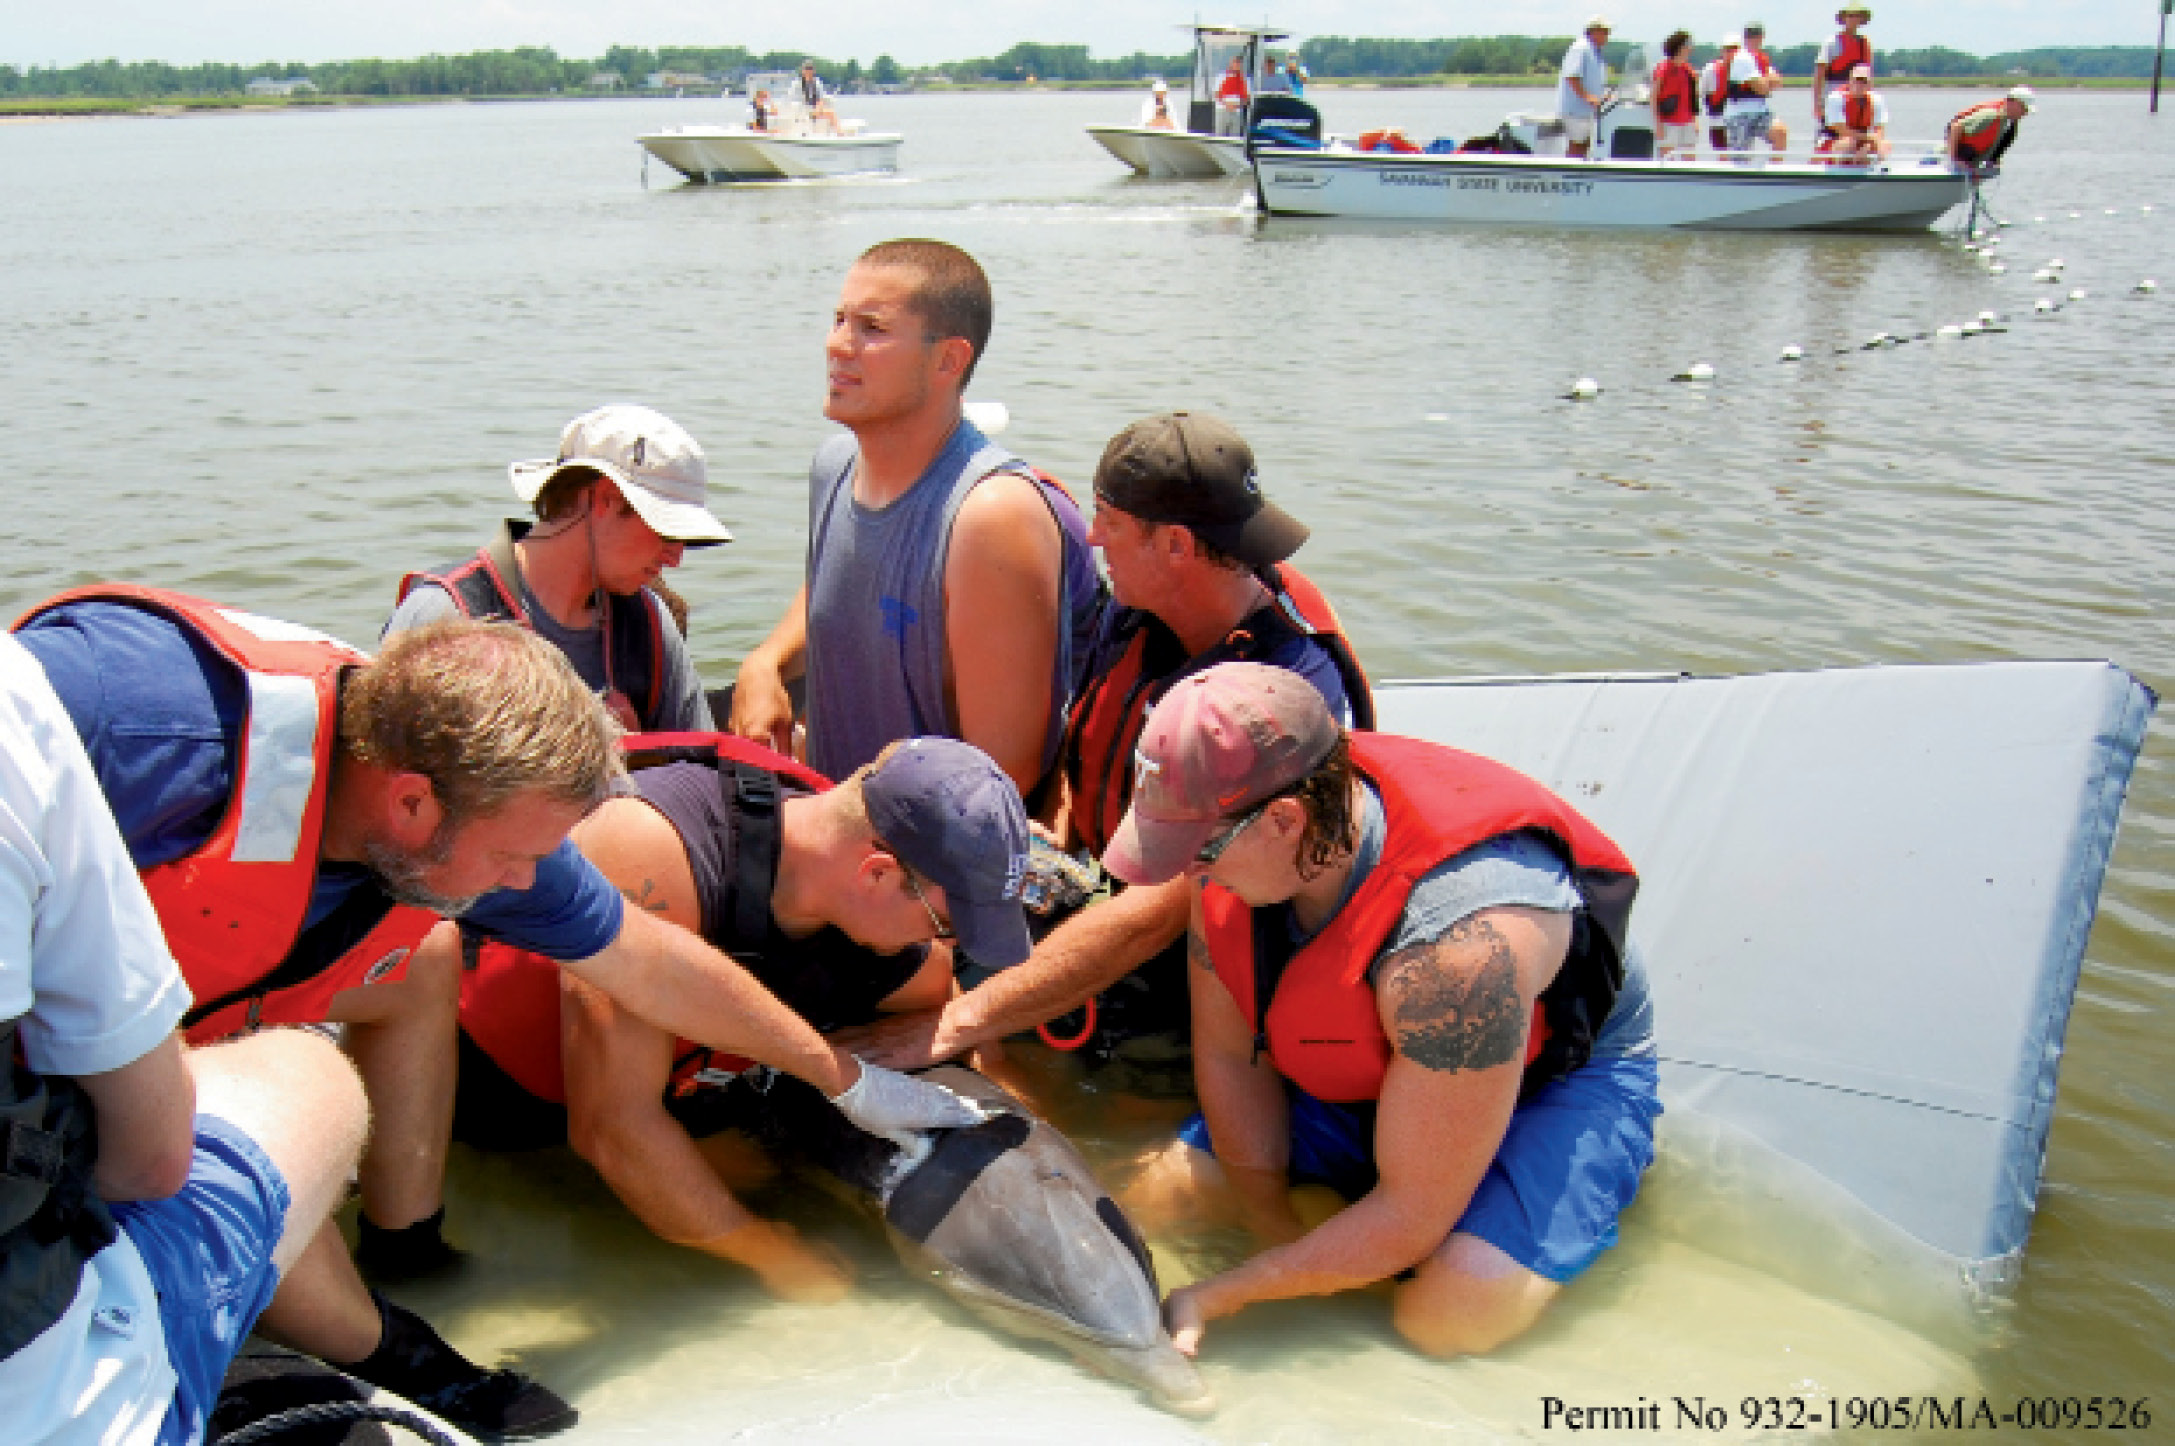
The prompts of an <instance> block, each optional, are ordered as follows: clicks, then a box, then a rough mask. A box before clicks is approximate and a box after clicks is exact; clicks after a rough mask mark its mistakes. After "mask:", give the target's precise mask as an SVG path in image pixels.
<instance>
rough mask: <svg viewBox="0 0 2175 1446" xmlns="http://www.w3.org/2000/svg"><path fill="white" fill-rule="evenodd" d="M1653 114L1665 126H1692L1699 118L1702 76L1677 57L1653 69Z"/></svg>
mask: <svg viewBox="0 0 2175 1446" xmlns="http://www.w3.org/2000/svg"><path fill="white" fill-rule="evenodd" d="M1654 114H1655V115H1656V116H1658V117H1659V118H1660V119H1661V122H1662V124H1663V125H1672V126H1679V125H1690V124H1691V123H1692V121H1693V120H1695V119H1696V118H1697V117H1698V115H1699V77H1698V76H1697V75H1695V74H1694V73H1693V71H1692V68H1691V67H1690V66H1689V65H1686V64H1685V63H1684V62H1683V61H1681V60H1678V59H1676V58H1674V57H1671V58H1670V59H1667V60H1664V61H1663V62H1662V63H1661V64H1660V65H1657V66H1655V67H1654Z"/></svg>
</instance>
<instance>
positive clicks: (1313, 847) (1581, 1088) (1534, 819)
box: [1104, 663, 1661, 1356]
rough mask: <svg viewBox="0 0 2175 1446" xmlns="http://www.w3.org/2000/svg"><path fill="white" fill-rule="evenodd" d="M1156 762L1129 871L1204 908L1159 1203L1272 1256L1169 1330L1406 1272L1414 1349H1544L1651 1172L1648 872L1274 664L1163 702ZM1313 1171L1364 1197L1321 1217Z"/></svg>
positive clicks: (1122, 862)
mask: <svg viewBox="0 0 2175 1446" xmlns="http://www.w3.org/2000/svg"><path fill="white" fill-rule="evenodd" d="M1140 773H1141V780H1140V783H1139V784H1138V785H1137V787H1136V789H1135V792H1134V797H1133V806H1132V809H1131V811H1130V812H1128V813H1127V815H1126V818H1125V822H1124V823H1123V824H1121V825H1120V826H1119V829H1118V832H1117V836H1116V837H1115V838H1114V839H1113V840H1112V841H1111V846H1110V849H1109V852H1108V853H1107V854H1105V855H1104V862H1105V864H1106V865H1107V866H1108V867H1109V868H1110V869H1111V871H1112V872H1113V873H1115V874H1117V876H1118V877H1120V878H1122V879H1126V880H1129V881H1131V882H1133V883H1135V884H1138V885H1143V886H1148V885H1155V884H1158V883H1161V882H1163V881H1165V880H1169V879H1183V880H1185V881H1187V885H1188V891H1189V892H1190V893H1191V894H1192V896H1193V904H1192V913H1191V919H1190V921H1189V924H1188V930H1187V951H1188V953H1189V955H1190V956H1191V958H1192V960H1193V964H1194V967H1193V968H1190V969H1188V970H1187V974H1188V977H1189V978H1190V979H1191V980H1192V984H1193V1069H1194V1081H1195V1087H1196V1090H1197V1092H1198V1094H1199V1096H1200V1101H1201V1113H1200V1114H1198V1115H1196V1116H1194V1117H1193V1118H1192V1119H1191V1120H1189V1121H1187V1122H1186V1123H1185V1124H1184V1125H1183V1126H1181V1128H1180V1130H1179V1138H1178V1141H1177V1142H1176V1143H1175V1144H1174V1145H1173V1146H1172V1147H1171V1148H1170V1149H1169V1150H1167V1151H1165V1152H1163V1153H1162V1154H1161V1155H1159V1156H1157V1157H1156V1158H1155V1160H1154V1161H1153V1162H1152V1164H1151V1165H1150V1167H1149V1169H1148V1171H1147V1172H1146V1173H1145V1174H1144V1175H1143V1177H1142V1181H1141V1185H1140V1187H1139V1188H1138V1190H1137V1191H1136V1192H1135V1199H1136V1202H1138V1203H1139V1204H1140V1205H1141V1206H1142V1214H1144V1215H1145V1216H1147V1217H1148V1218H1150V1219H1153V1218H1155V1216H1156V1215H1158V1214H1161V1213H1168V1212H1172V1211H1176V1212H1182V1213H1183V1214H1184V1216H1185V1218H1187V1219H1188V1220H1189V1222H1191V1223H1194V1224H1200V1223H1206V1222H1208V1221H1213V1220H1216V1219H1217V1218H1218V1217H1219V1216H1221V1217H1223V1218H1226V1219H1232V1218H1235V1219H1236V1220H1237V1221H1239V1222H1241V1223H1243V1224H1245V1225H1247V1226H1249V1227H1250V1228H1251V1229H1252V1230H1253V1232H1254V1234H1255V1235H1256V1237H1257V1239H1259V1240H1260V1241H1261V1242H1262V1244H1263V1245H1264V1247H1265V1248H1264V1249H1263V1250H1262V1251H1261V1253H1260V1254H1258V1255H1255V1256H1254V1257H1253V1258H1251V1259H1250V1260H1247V1261H1246V1262H1245V1263H1244V1264H1242V1265H1239V1266H1237V1267H1235V1268H1233V1269H1231V1270H1227V1271H1225V1272H1223V1273H1222V1274H1220V1275H1215V1276H1211V1277H1210V1278H1208V1279H1206V1280H1202V1281H1198V1282H1196V1283H1195V1284H1192V1285H1189V1286H1186V1287H1184V1288H1182V1289H1179V1290H1175V1291H1173V1292H1171V1295H1170V1297H1169V1299H1168V1300H1167V1301H1166V1302H1165V1306H1164V1313H1165V1318H1166V1320H1167V1322H1168V1324H1169V1327H1170V1331H1171V1339H1172V1341H1173V1343H1174V1344H1175V1345H1176V1346H1177V1347H1178V1348H1179V1349H1180V1350H1181V1351H1185V1352H1187V1353H1188V1354H1192V1353H1195V1352H1197V1351H1198V1350H1199V1349H1200V1346H1201V1339H1202V1334H1203V1332H1204V1330H1205V1329H1206V1328H1207V1326H1208V1325H1209V1324H1210V1323H1211V1322H1213V1321H1216V1320H1219V1319H1221V1318H1223V1317H1225V1316H1229V1315H1232V1314H1234V1313H1235V1312H1237V1311H1239V1310H1241V1309H1243V1308H1245V1307H1246V1306H1248V1305H1251V1304H1254V1303H1256V1302H1259V1301H1267V1300H1279V1299H1289V1298H1293V1297H1299V1296H1313V1295H1329V1294H1334V1293H1337V1292H1341V1291H1347V1290H1355V1289H1358V1288H1360V1287H1363V1286H1368V1285H1372V1284H1374V1283H1376V1282H1377V1281H1385V1280H1392V1279H1394V1278H1395V1277H1397V1276H1398V1275H1400V1274H1401V1273H1402V1272H1404V1271H1406V1270H1410V1271H1412V1276H1411V1278H1410V1279H1409V1280H1406V1281H1404V1282H1403V1283H1401V1284H1398V1285H1397V1286H1396V1287H1395V1293H1394V1295H1393V1297H1392V1305H1391V1318H1392V1320H1393V1321H1394V1323H1395V1325H1396V1328H1397V1330H1398V1332H1399V1334H1401V1335H1402V1336H1403V1337H1404V1338H1405V1339H1406V1341H1408V1342H1409V1343H1410V1344H1412V1345H1413V1346H1415V1347H1417V1348H1418V1349H1420V1350H1422V1351H1424V1352H1426V1353H1428V1354H1430V1355H1436V1356H1456V1355H1466V1354H1477V1353H1482V1352H1486V1351H1490V1350H1493V1349H1495V1348H1496V1347H1498V1346H1500V1345H1502V1344H1503V1343H1504V1342H1506V1341H1509V1340H1511V1339H1513V1338H1515V1337H1517V1336H1519V1335H1521V1334H1523V1333H1524V1332H1525V1331H1526V1330H1528V1329H1529V1328H1531V1326H1532V1325H1533V1324H1534V1323H1535V1322H1536V1321H1537V1320H1539V1318H1540V1317H1541V1315H1542V1313H1543V1312H1544V1311H1545V1310H1546V1309H1547V1307H1548V1305H1549V1303H1550V1302H1551V1301H1553V1300H1554V1299H1555V1297H1556V1296H1557V1295H1558V1294H1559V1293H1560V1292H1561V1291H1562V1289H1563V1287H1564V1285H1565V1283H1566V1282H1568V1281H1570V1280H1571V1279H1573V1278H1574V1277H1575V1276H1577V1275H1578V1274H1579V1273H1580V1272H1582V1271H1584V1270H1585V1269H1586V1268H1587V1267H1588V1266H1590V1265H1592V1264H1593V1262H1594V1260H1595V1259H1596V1258H1597V1257H1599V1256H1600V1255H1601V1254H1602V1252H1603V1251H1605V1250H1607V1249H1608V1248H1609V1247H1610V1246H1611V1245H1614V1244H1615V1243H1616V1234H1617V1219H1618V1216H1619V1215H1620V1214H1621V1213H1622V1212H1623V1210H1624V1209H1625V1208H1626V1207H1627V1206H1629V1205H1630V1204H1631V1201H1632V1198H1633V1197H1634V1196H1635V1195H1636V1194H1637V1192H1638V1188H1639V1181H1640V1177H1641V1176H1642V1175H1643V1174H1644V1172H1645V1171H1646V1169H1647V1167H1648V1166H1649V1165H1650V1164H1651V1163H1652V1162H1653V1157H1654V1121H1655V1118H1656V1117H1657V1116H1658V1115H1659V1114H1660V1113H1661V1103H1660V1100H1659V1098H1658V1095H1657V1065H1656V1058H1655V1048H1654V1034H1653V1017H1652V1008H1651V1004H1650V1002H1649V998H1648V991H1647V983H1646V974H1645V969H1644V967H1643V965H1642V964H1641V963H1640V961H1639V958H1638V953H1637V950H1636V949H1635V948H1634V947H1632V946H1631V944H1630V942H1629V938H1628V928H1629V924H1630V913H1631V905H1632V899H1633V896H1634V894H1635V893H1636V891H1637V888H1638V879H1637V876H1636V874H1635V873H1634V871H1633V869H1632V866H1631V863H1630V861H1629V860H1628V859H1626V858H1625V856H1624V855H1623V853H1622V851H1621V850H1619V849H1618V848H1617V847H1616V845H1615V844H1614V843H1612V842H1610V840H1609V839H1608V838H1607V837H1606V836H1605V835H1604V834H1603V833H1602V832H1601V831H1600V830H1599V829H1597V828H1595V827H1594V825H1593V824H1592V823H1590V822H1588V821H1587V820H1586V819H1585V818H1583V817H1582V816H1580V815H1579V814H1578V813H1577V812H1576V811H1575V810H1574V809H1572V808H1571V806H1570V805H1569V804H1567V803H1565V802H1564V801H1563V800H1562V799H1560V798H1558V797H1557V796H1556V795H1555V794H1553V793H1551V792H1550V791H1548V790H1547V789H1545V788H1543V787H1542V786H1541V785H1539V784H1538V783H1535V782H1534V781H1533V780H1532V779H1530V778H1527V777H1526V776H1525V775H1524V774H1521V773H1518V772H1515V771H1514V770H1512V769H1508V768H1505V767H1503V766H1502V765H1501V764H1498V763H1494V762H1491V761H1490V760H1488V759H1485V758H1481V757H1478V756H1476V755H1474V754H1470V753H1463V752H1460V751H1458V750H1456V749H1453V748H1446V747H1443V746H1441V745H1439V744H1434V743H1427V742H1422V741H1419V740H1417V739H1410V738H1395V737H1391V736H1389V735H1387V734H1379V733H1376V734H1369V733H1359V734H1352V733H1347V732H1346V731H1345V730H1344V729H1342V728H1340V727H1338V726H1337V723H1336V720H1335V719H1333V718H1332V717H1331V716H1330V715H1329V712H1328V710H1327V709H1326V708H1325V707H1324V706H1323V704H1322V700H1321V695H1320V694H1319V693H1317V692H1315V691H1314V689H1312V688H1310V687H1307V686H1306V685H1305V684H1303V683H1302V682H1300V681H1299V680H1298V679H1296V678H1294V677H1292V676H1291V675H1290V674H1289V673H1286V672H1283V671H1282V670H1280V669H1275V668H1265V667H1261V666H1259V665H1256V664H1250V663H1226V664H1224V665H1223V666H1221V667H1218V668H1212V669H1210V670H1209V671H1208V672H1205V673H1199V674H1196V675H1194V676H1193V677H1191V678H1188V679H1186V680H1185V681H1184V682H1182V683H1180V684H1179V685H1178V686H1177V687H1175V688H1173V689H1172V690H1171V691H1170V692H1169V693H1168V694H1166V695H1165V696H1164V699H1163V701H1162V702H1161V703H1160V704H1158V705H1157V707H1156V710H1155V713H1154V714H1153V715H1152V716H1151V717H1150V718H1149V720H1148V728H1147V731H1146V732H1145V733H1144V734H1143V735H1142V737H1141V745H1140ZM1296 1182H1308V1183H1313V1184H1318V1185H1325V1186H1327V1187H1328V1188H1330V1189H1331V1190H1334V1191H1336V1192H1337V1193H1339V1194H1341V1195H1343V1196H1344V1197H1345V1198H1346V1199H1348V1200H1349V1201H1351V1202H1352V1203H1351V1204H1350V1205H1349V1207H1348V1208H1346V1209H1343V1210H1341V1211H1339V1212H1337V1213H1336V1214H1334V1215H1331V1216H1330V1217H1328V1218H1327V1219H1326V1220H1324V1221H1322V1222H1321V1223H1320V1224H1318V1225H1315V1226H1313V1227H1312V1228H1311V1229H1309V1228H1308V1226H1307V1225H1306V1224H1305V1223H1304V1222H1303V1221H1302V1220H1301V1219H1300V1217H1299V1215H1298V1213H1297V1211H1296V1210H1295V1209H1294V1207H1293V1205H1292V1203H1291V1198H1290V1194H1289V1186H1290V1185H1291V1184H1293V1183H1296ZM1151 1228H1152V1227H1151Z"/></svg>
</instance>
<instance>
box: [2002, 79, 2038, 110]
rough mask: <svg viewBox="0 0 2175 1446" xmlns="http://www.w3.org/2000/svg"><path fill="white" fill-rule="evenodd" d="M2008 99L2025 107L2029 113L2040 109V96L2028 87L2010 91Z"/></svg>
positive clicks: (2024, 86) (2022, 86) (2021, 86)
mask: <svg viewBox="0 0 2175 1446" xmlns="http://www.w3.org/2000/svg"><path fill="white" fill-rule="evenodd" d="M2008 98H2009V99H2010V100H2013V101H2015V102H2016V103H2017V104H2018V105H2020V106H2022V107H2024V109H2025V111H2026V112H2027V113H2029V112H2031V111H2035V110H2037V109H2039V96H2038V95H2037V93H2035V92H2034V91H2033V90H2032V88H2031V87H2030V86H2028V85H2020V86H2018V87H2017V88H2016V89H2015V90H2012V91H2010V92H2009V96H2008Z"/></svg>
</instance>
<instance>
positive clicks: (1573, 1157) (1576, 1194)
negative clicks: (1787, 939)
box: [1178, 1058, 1661, 1282]
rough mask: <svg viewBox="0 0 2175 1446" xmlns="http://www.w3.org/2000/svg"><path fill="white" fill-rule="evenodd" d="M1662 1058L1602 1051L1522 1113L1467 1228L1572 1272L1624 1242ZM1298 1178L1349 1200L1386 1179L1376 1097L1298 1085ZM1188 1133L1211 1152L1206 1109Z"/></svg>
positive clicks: (1539, 1263) (1545, 1270) (1182, 1129)
mask: <svg viewBox="0 0 2175 1446" xmlns="http://www.w3.org/2000/svg"><path fill="white" fill-rule="evenodd" d="M1658 1082H1659V1081H1658V1071H1657V1070H1656V1068H1655V1064H1654V1061H1653V1060H1652V1059H1637V1058H1634V1059H1626V1058H1610V1059H1600V1060H1594V1061H1591V1062H1589V1063H1588V1064H1586V1065H1585V1066H1584V1067H1582V1068H1580V1069H1578V1070H1577V1071H1575V1072H1573V1073H1572V1074H1571V1075H1570V1076H1569V1077H1567V1078H1565V1079H1560V1080H1557V1081H1556V1082H1555V1083H1553V1084H1549V1085H1545V1086H1543V1087H1542V1088H1541V1089H1540V1090H1539V1091H1537V1092H1536V1093H1535V1094H1534V1096H1533V1098H1531V1099H1529V1100H1527V1101H1526V1102H1525V1103H1524V1104H1521V1105H1520V1106H1518V1108H1517V1109H1516V1110H1515V1111H1513V1112H1512V1114H1511V1117H1510V1128H1509V1130H1508V1131H1506V1132H1505V1134H1504V1136H1503V1146H1502V1148H1501V1149H1500V1150H1498V1151H1496V1155H1495V1161H1494V1163H1493V1164H1491V1165H1489V1166H1488V1173H1487V1174H1486V1175H1484V1176H1482V1177H1481V1181H1480V1188H1479V1189H1477V1190H1475V1191H1474V1192H1473V1198H1472V1202H1471V1203H1470V1204H1468V1205H1467V1206H1466V1207H1465V1214H1464V1215H1463V1216H1461V1217H1460V1218H1459V1220H1458V1223H1457V1227H1456V1228H1457V1229H1459V1230H1461V1231H1463V1232H1465V1233H1466V1234H1468V1235H1475V1236H1478V1237H1479V1238H1480V1239H1482V1240H1485V1241H1487V1242H1488V1243H1489V1244H1490V1245H1493V1246H1494V1247H1495V1248H1496V1249H1498V1250H1500V1251H1502V1252H1503V1253H1504V1254H1505V1255H1508V1256H1509V1257H1510V1258H1511V1259H1512V1260H1515V1261H1517V1262H1518V1263H1519V1264H1520V1265H1522V1266H1524V1267H1525V1268H1526V1269H1528V1270H1530V1271H1532V1272H1533V1273H1534V1274H1536V1275H1539V1276H1543V1277H1545V1278H1546V1279H1549V1280H1553V1281H1557V1282H1562V1281H1566V1280H1569V1279H1571V1278H1572V1277H1573V1276H1575V1275H1577V1274H1578V1273H1579V1272H1580V1271H1582V1270H1584V1269H1585V1268H1586V1267H1587V1266H1589V1265H1591V1264H1593V1263H1594V1261H1595V1260H1596V1259H1598V1258H1599V1257H1600V1255H1601V1252H1602V1251H1604V1250H1607V1249H1608V1248H1609V1247H1610V1246H1612V1245H1614V1244H1615V1243H1616V1220H1617V1217H1618V1216H1620V1215H1622V1214H1623V1213H1624V1210H1625V1208H1626V1207H1627V1206H1629V1205H1630V1204H1631V1201H1632V1197H1634V1196H1635V1195H1637V1194H1638V1193H1639V1177H1640V1176H1642V1175H1644V1174H1645V1173H1646V1167H1647V1166H1649V1165H1651V1164H1653V1163H1654V1121H1655V1120H1656V1119H1657V1118H1658V1117H1659V1116H1660V1115H1661V1100H1660V1099H1659V1097H1658V1095H1657V1093H1656V1091H1657V1087H1658ZM1284 1090H1285V1094H1286V1096H1287V1097H1288V1098H1289V1101H1290V1104H1291V1168H1290V1173H1291V1179H1292V1182H1293V1183H1294V1184H1316V1185H1327V1186H1329V1187H1330V1188H1331V1189H1333V1190H1335V1191H1336V1192H1337V1193H1338V1194H1340V1195H1342V1196H1344V1198H1345V1199H1347V1200H1356V1199H1358V1198H1359V1197H1360V1196H1362V1195H1364V1194H1366V1193H1367V1192H1368V1191H1369V1190H1371V1189H1373V1188H1374V1184H1375V1167H1374V1106H1373V1105H1372V1104H1358V1105H1339V1104H1331V1103H1329V1102H1328V1101H1326V1100H1318V1099H1316V1098H1314V1097H1313V1096H1312V1095H1310V1094H1307V1093H1305V1092H1304V1091H1302V1090H1299V1089H1296V1088H1294V1087H1293V1086H1291V1085H1290V1084H1288V1083H1287V1084H1286V1085H1285V1087H1284ZM1178 1138H1179V1139H1181V1140H1184V1141H1185V1142H1186V1143H1187V1144H1189V1145H1191V1146H1193V1147H1194V1148H1195V1149H1197V1150H1209V1151H1210V1153H1214V1152H1213V1151H1212V1150H1210V1146H1209V1138H1208V1124H1207V1121H1206V1120H1204V1119H1203V1118H1202V1117H1201V1116H1200V1115H1199V1114H1195V1115H1193V1116H1192V1117H1191V1118H1189V1119H1188V1120H1187V1121H1186V1122H1185V1123H1184V1124H1183V1125H1180V1126H1179V1127H1178Z"/></svg>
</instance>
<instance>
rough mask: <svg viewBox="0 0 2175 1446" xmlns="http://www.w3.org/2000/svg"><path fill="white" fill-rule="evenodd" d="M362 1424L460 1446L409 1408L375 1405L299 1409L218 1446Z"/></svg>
mask: <svg viewBox="0 0 2175 1446" xmlns="http://www.w3.org/2000/svg"><path fill="white" fill-rule="evenodd" d="M362 1421H377V1422H380V1423H382V1424H384V1425H387V1426H398V1427H400V1429H401V1430H403V1431H406V1432H408V1433H409V1434H411V1435H414V1436H420V1437H421V1438H422V1439H423V1440H425V1441H428V1442H430V1443H431V1446H460V1443H458V1442H457V1441H455V1440H454V1439H453V1438H452V1437H451V1436H449V1435H447V1434H446V1433H445V1432H444V1431H442V1430H440V1429H439V1428H438V1427H437V1426H436V1425H434V1424H432V1423H431V1422H430V1421H427V1420H425V1419H424V1418H423V1417H422V1416H420V1415H418V1414H417V1413H416V1412H414V1411H412V1410H409V1409H408V1408H407V1407H405V1406H381V1405H379V1404H378V1403H377V1402H375V1401H326V1402H322V1403H320V1404H318V1405H315V1406H296V1407H295V1408H293V1409H292V1410H288V1411H281V1412H279V1413H277V1414H276V1415H271V1416H267V1417H265V1418H264V1419H263V1420H261V1421H254V1422H251V1423H250V1424H249V1425H247V1426H244V1427H243V1428H242V1429H241V1430H239V1431H230V1432H228V1433H227V1434H226V1435H224V1436H221V1437H220V1438H219V1446H259V1443H260V1442H265V1441H271V1440H275V1439H277V1438H278V1437H281V1436H284V1435H286V1434H287V1433H288V1432H289V1431H300V1430H303V1429H305V1428H307V1427H310V1426H337V1425H341V1424H343V1423H347V1424H352V1423H356V1422H362Z"/></svg>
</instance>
